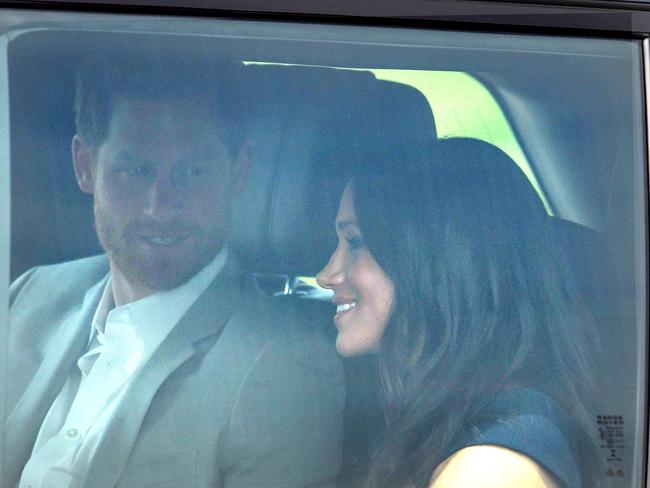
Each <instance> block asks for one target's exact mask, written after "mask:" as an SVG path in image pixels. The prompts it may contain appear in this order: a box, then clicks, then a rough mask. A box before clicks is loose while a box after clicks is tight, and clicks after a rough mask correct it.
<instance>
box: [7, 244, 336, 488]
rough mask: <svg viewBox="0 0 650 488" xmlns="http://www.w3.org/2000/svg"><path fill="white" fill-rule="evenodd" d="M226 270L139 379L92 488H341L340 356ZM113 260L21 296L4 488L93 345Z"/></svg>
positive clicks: (56, 275)
mask: <svg viewBox="0 0 650 488" xmlns="http://www.w3.org/2000/svg"><path fill="white" fill-rule="evenodd" d="M233 261H234V260H233V259H229V262H228V263H227V264H226V267H225V268H224V270H223V271H222V272H221V273H220V274H219V276H218V277H217V279H216V280H215V281H214V282H213V283H212V284H211V285H210V286H209V288H208V289H207V290H206V291H205V292H204V293H203V294H202V295H201V296H200V297H199V299H198V300H197V301H196V302H195V303H194V304H193V305H192V307H190V309H189V310H188V312H187V313H186V314H185V315H184V316H183V318H182V319H181V320H180V322H179V323H178V324H177V326H176V327H175V328H174V330H173V331H172V332H171V333H170V335H169V336H168V337H167V338H166V339H165V340H164V342H163V343H162V344H161V346H160V347H159V348H158V349H157V350H156V352H155V353H154V355H153V356H152V358H151V360H150V361H149V362H148V363H147V364H146V365H145V367H144V368H143V369H142V370H141V372H140V373H139V374H138V375H137V377H136V378H134V381H133V383H132V384H131V386H130V387H129V388H128V390H127V392H126V393H125V397H124V401H123V402H122V404H121V405H120V406H119V408H118V410H117V411H116V413H115V416H114V418H113V419H112V421H111V423H110V426H109V428H108V430H107V432H106V435H105V436H104V437H103V438H102V440H101V441H100V445H99V447H98V449H97V453H96V455H95V456H94V457H93V459H92V461H91V463H90V466H89V468H88V471H87V473H86V476H85V479H84V481H83V487H84V488H111V487H119V488H145V487H154V486H155V487H157V488H173V487H179V488H180V487H183V488H192V487H196V488H198V487H227V488H234V487H256V486H269V487H298V486H301V487H302V486H330V485H333V484H334V479H335V477H336V475H337V473H338V470H339V465H340V457H341V443H342V410H343V403H344V381H343V373H342V369H341V366H340V363H339V362H338V359H337V357H336V354H335V352H334V350H333V347H332V346H331V344H329V342H328V341H326V340H325V338H324V337H323V336H321V334H320V333H319V332H318V331H317V330H314V328H313V327H310V324H308V323H303V322H301V320H299V319H298V316H297V314H296V312H295V309H294V308H293V307H292V306H291V305H290V304H288V303H286V302H278V301H277V300H276V299H271V298H266V297H263V296H261V295H260V294H259V293H258V292H256V291H255V290H253V289H252V288H251V286H250V285H248V284H246V280H245V279H243V278H242V274H241V272H240V270H239V268H238V266H237V265H236V263H235V262H233ZM107 272H108V260H107V259H106V257H105V256H98V257H94V258H88V259H83V260H79V261H73V262H70V263H65V264H60V265H54V266H46V267H41V268H36V269H33V270H31V271H29V272H27V273H26V274H25V275H23V276H22V277H21V278H19V279H18V280H17V281H16V282H15V283H14V284H13V285H12V288H11V294H10V301H11V309H10V332H9V371H10V375H9V384H8V396H7V407H8V410H7V411H8V412H9V418H8V419H7V423H6V432H5V435H6V439H5V443H6V445H5V453H4V466H5V473H6V476H7V478H6V480H4V482H3V484H2V486H5V487H9V486H14V485H15V484H16V483H17V482H18V480H19V479H20V475H21V472H22V469H23V467H24V465H25V464H26V462H27V460H28V459H29V457H30V454H31V450H32V448H33V445H34V442H35V439H36V435H37V434H38V431H39V428H40V426H41V423H42V421H43V419H44V417H45V415H46V413H47V411H48V409H49V407H50V405H51V404H52V402H53V401H54V398H55V397H56V395H57V394H58V393H59V391H60V389H61V387H62V386H63V383H64V381H65V380H66V378H67V377H68V375H69V374H70V373H71V372H73V374H74V372H75V371H76V370H75V368H77V366H76V361H77V359H78V358H79V357H80V356H81V355H82V354H83V352H84V349H85V347H86V345H87V341H88V337H89V333H90V326H91V321H92V317H93V314H94V312H95V309H96V307H97V304H98V302H99V299H100V296H101V292H102V289H101V283H100V281H101V279H102V278H103V277H104V276H105V275H106V273H107Z"/></svg>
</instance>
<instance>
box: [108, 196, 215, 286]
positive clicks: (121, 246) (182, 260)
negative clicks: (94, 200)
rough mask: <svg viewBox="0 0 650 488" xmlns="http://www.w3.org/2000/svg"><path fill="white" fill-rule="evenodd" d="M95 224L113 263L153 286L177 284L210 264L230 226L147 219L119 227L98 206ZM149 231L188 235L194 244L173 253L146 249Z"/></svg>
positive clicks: (129, 276)
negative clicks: (144, 240) (205, 226)
mask: <svg viewBox="0 0 650 488" xmlns="http://www.w3.org/2000/svg"><path fill="white" fill-rule="evenodd" d="M95 227H96V229H97V236H98V237H99V242H100V244H101V245H102V247H103V248H104V250H105V251H106V253H107V254H108V256H109V258H110V260H111V263H112V265H114V266H116V267H117V268H118V269H119V270H120V271H121V272H122V274H123V275H124V277H125V278H126V279H127V280H129V282H131V283H133V284H136V283H137V284H141V285H145V286H146V287H148V288H150V289H152V290H170V289H172V288H176V287H178V286H180V285H182V284H184V283H185V282H187V281H188V280H189V279H190V278H192V277H193V276H194V275H195V274H196V273H198V272H199V271H200V270H201V269H202V268H203V267H204V266H205V265H207V264H208V263H209V262H210V261H211V260H212V259H213V258H214V257H215V256H216V255H217V253H218V252H219V251H220V250H221V249H222V247H223V245H224V240H225V239H224V236H225V234H226V231H227V230H226V229H223V228H221V227H220V226H219V225H215V226H213V227H212V228H210V229H209V231H207V232H206V231H204V230H203V229H201V228H199V227H197V226H196V225H192V224H187V223H184V222H172V223H168V224H164V225H161V224H158V223H155V222H152V221H150V220H146V219H139V220H133V221H131V222H129V223H127V224H126V225H125V226H123V227H121V228H119V227H117V226H116V225H115V223H114V222H113V221H112V219H111V216H110V215H109V214H108V213H107V212H104V211H103V209H101V208H98V207H97V206H95ZM143 234H149V235H183V236H185V235H187V236H191V237H192V239H191V245H189V246H185V247H184V250H183V252H179V253H176V254H173V255H172V256H169V255H166V256H163V255H157V253H156V252H155V251H153V252H146V250H145V249H144V244H143V243H142V242H141V240H140V237H139V236H141V235H143Z"/></svg>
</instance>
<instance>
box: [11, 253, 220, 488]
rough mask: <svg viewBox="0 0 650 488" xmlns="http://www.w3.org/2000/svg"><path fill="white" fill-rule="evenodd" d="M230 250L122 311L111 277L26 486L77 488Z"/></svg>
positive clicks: (37, 445)
mask: <svg viewBox="0 0 650 488" xmlns="http://www.w3.org/2000/svg"><path fill="white" fill-rule="evenodd" d="M226 256H227V249H224V250H222V251H221V252H220V253H219V254H217V256H216V257H215V258H214V259H213V260H212V262H210V263H209V264H208V265H207V266H205V267H204V268H203V269H202V270H201V271H200V272H199V273H197V274H196V275H195V276H194V277H193V278H192V279H190V280H189V281H188V282H187V283H185V284H183V285H181V286H180V287H178V288H175V289H173V290H169V291H161V292H158V293H155V294H153V295H150V296H148V297H146V298H143V299H141V300H137V301H135V302H132V303H129V304H126V305H123V306H120V307H116V308H115V305H114V302H113V293H112V288H111V281H110V276H107V277H106V278H105V279H104V280H105V281H106V284H105V286H104V293H103V295H102V298H101V300H100V302H99V305H98V307H97V310H96V311H95V315H94V318H93V323H92V327H91V334H90V340H89V345H88V348H87V352H86V353H85V354H84V355H83V356H82V357H81V358H79V360H78V362H77V365H78V367H79V368H78V370H77V369H75V370H74V371H73V372H72V373H71V375H70V376H69V377H68V379H67V381H66V382H65V384H64V386H63V388H62V389H61V392H60V393H59V395H58V396H57V397H56V399H55V400H54V403H53V404H52V406H51V407H50V410H49V411H48V413H47V415H46V417H45V420H44V421H43V424H42V425H41V429H40V430H39V433H38V437H37V438H36V442H35V444H34V449H33V451H32V456H31V458H30V459H29V461H28V462H27V464H26V465H25V468H24V470H23V473H22V476H21V479H20V485H19V486H20V488H78V487H80V486H81V482H82V480H83V477H84V474H85V472H86V470H87V468H88V466H89V463H90V461H91V459H92V458H93V455H94V453H95V450H96V448H97V446H98V444H99V441H100V440H101V438H102V436H103V435H104V433H105V432H106V429H107V428H108V425H109V423H110V420H111V418H112V416H113V413H114V412H115V410H116V408H117V407H118V405H119V404H120V402H121V401H122V398H123V395H124V392H125V391H126V389H127V388H128V386H129V384H130V383H131V382H132V381H133V378H134V377H135V376H136V375H137V373H138V372H139V371H140V370H141V369H142V366H143V365H144V364H146V362H147V361H148V360H149V358H150V357H151V355H152V354H153V353H154V351H155V350H156V349H157V348H158V346H159V345H160V344H161V343H162V341H163V340H164V339H165V337H167V335H168V334H169V333H170V332H171V331H172V329H173V328H174V326H175V325H176V324H177V323H178V321H179V320H180V318H181V317H182V316H183V315H184V314H185V312H187V310H188V309H189V308H190V306H191V305H192V304H193V303H194V301H195V300H196V299H197V298H198V297H199V296H200V295H201V294H202V293H203V292H204V291H205V290H206V288H207V287H208V286H209V285H210V283H212V281H214V279H215V278H216V276H217V275H218V274H219V272H220V271H221V269H222V268H223V266H224V263H225V261H226Z"/></svg>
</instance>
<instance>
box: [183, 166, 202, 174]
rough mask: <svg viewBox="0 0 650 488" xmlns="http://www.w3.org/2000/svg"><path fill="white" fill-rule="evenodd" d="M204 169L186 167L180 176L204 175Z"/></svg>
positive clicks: (200, 167)
mask: <svg viewBox="0 0 650 488" xmlns="http://www.w3.org/2000/svg"><path fill="white" fill-rule="evenodd" d="M206 171H207V170H206V168H205V167H203V166H187V167H185V168H183V170H182V171H181V174H182V175H183V176H201V175H204V174H205V173H206Z"/></svg>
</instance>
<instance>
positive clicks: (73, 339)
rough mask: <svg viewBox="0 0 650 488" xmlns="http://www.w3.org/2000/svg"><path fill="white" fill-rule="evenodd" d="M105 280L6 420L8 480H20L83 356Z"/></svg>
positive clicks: (72, 318) (62, 332)
mask: <svg viewBox="0 0 650 488" xmlns="http://www.w3.org/2000/svg"><path fill="white" fill-rule="evenodd" d="M105 284H106V280H102V281H100V282H99V283H97V284H96V285H95V286H93V287H92V288H91V289H89V290H88V292H87V293H86V294H85V296H84V300H83V304H82V305H81V307H80V308H78V309H77V310H76V311H74V312H73V313H71V314H70V315H69V316H68V318H67V319H66V320H65V321H64V322H63V323H62V324H61V326H60V329H59V331H58V333H57V334H56V336H55V337H54V339H53V340H52V342H51V344H50V347H49V348H48V352H47V354H46V355H45V357H44V358H43V362H42V363H41V364H40V366H39V367H38V369H37V370H36V373H35V374H34V377H33V378H32V380H31V382H30V383H29V386H28V387H27V390H25V393H24V394H23V396H22V397H21V398H20V400H19V401H18V403H17V404H16V406H15V408H14V409H13V410H12V412H11V414H10V415H9V418H8V420H7V426H6V433H5V436H6V438H5V442H6V445H7V446H10V447H11V448H10V449H6V450H5V456H6V458H5V468H6V470H7V471H6V473H7V475H8V476H7V479H9V480H12V479H14V480H17V479H18V478H19V477H20V471H21V470H22V469H23V467H24V466H25V463H26V462H27V460H28V459H29V457H30V455H31V450H32V448H33V446H34V442H35V441H36V436H37V435H38V431H39V429H40V428H41V424H42V423H43V419H44V418H45V415H46V414H47V412H48V410H49V408H50V406H51V405H52V403H53V402H54V399H55V398H56V396H57V395H58V393H59V391H60V390H61V388H62V387H63V384H64V382H65V381H66V380H67V378H68V376H69V375H70V371H71V369H72V367H73V366H74V364H75V362H76V361H77V360H78V359H79V357H80V356H81V355H82V353H83V351H84V349H85V347H86V345H87V342H88V338H89V335H90V327H91V323H92V318H93V314H94V313H95V309H96V308H97V304H98V302H99V299H100V297H101V294H102V291H103V289H104V286H105Z"/></svg>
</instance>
